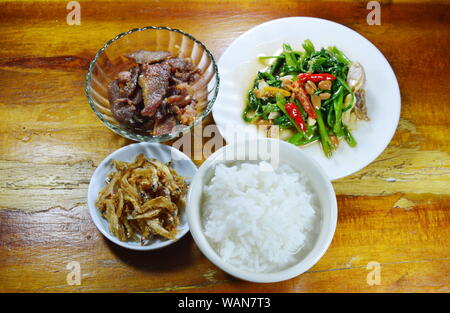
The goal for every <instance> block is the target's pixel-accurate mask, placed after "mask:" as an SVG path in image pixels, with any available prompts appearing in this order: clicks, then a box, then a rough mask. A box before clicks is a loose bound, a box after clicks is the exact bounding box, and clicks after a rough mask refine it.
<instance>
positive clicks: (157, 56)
mask: <svg viewBox="0 0 450 313" xmlns="http://www.w3.org/2000/svg"><path fill="white" fill-rule="evenodd" d="M170 56H171V53H170V52H169V51H145V50H138V51H135V52H132V53H129V54H127V55H126V57H127V58H130V59H133V60H134V61H135V62H136V63H138V64H152V63H157V62H161V61H162V60H165V59H167V58H168V57H170Z"/></svg>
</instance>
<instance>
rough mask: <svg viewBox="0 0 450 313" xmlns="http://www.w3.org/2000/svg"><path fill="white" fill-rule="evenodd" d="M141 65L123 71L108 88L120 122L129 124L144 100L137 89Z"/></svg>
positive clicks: (111, 104) (110, 101) (113, 111)
mask: <svg viewBox="0 0 450 313" xmlns="http://www.w3.org/2000/svg"><path fill="white" fill-rule="evenodd" d="M138 75H139V67H134V68H132V69H131V70H130V71H129V72H121V73H119V74H118V79H116V80H114V81H113V82H112V83H111V84H110V85H109V89H108V100H109V103H110V106H111V112H112V114H113V116H114V117H115V118H116V119H117V121H118V122H119V123H122V124H129V123H130V122H131V118H132V117H133V115H134V114H135V113H136V106H137V105H139V103H140V102H142V95H141V93H140V91H139V90H137V77H138Z"/></svg>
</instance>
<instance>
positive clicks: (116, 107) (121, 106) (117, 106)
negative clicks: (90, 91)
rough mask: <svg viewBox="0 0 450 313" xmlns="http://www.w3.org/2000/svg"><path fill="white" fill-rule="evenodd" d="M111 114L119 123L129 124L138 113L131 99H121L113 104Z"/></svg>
mask: <svg viewBox="0 0 450 313" xmlns="http://www.w3.org/2000/svg"><path fill="white" fill-rule="evenodd" d="M111 112H112V114H113V115H114V117H115V118H116V120H117V121H118V122H119V123H122V124H129V123H130V121H131V118H132V117H133V116H134V114H135V113H136V107H135V106H134V105H133V102H132V101H131V100H130V99H127V98H121V99H117V100H115V101H114V102H113V103H112V104H111Z"/></svg>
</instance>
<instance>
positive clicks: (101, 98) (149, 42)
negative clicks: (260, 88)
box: [86, 26, 219, 142]
mask: <svg viewBox="0 0 450 313" xmlns="http://www.w3.org/2000/svg"><path fill="white" fill-rule="evenodd" d="M137 50H148V51H157V50H165V51H170V52H171V53H172V54H173V55H175V56H179V57H189V58H191V60H192V62H193V63H194V65H195V66H196V67H197V68H199V69H200V70H201V71H202V73H203V74H202V75H201V76H200V78H199V79H197V80H196V81H195V82H194V83H193V84H192V85H191V86H192V90H193V92H194V94H193V96H194V98H195V99H197V101H198V103H197V105H200V106H201V107H202V108H203V111H202V113H201V114H199V115H198V116H197V118H196V119H195V121H194V122H193V123H192V124H190V125H189V126H186V125H177V127H175V129H174V130H173V131H172V132H171V133H169V134H164V135H160V136H152V135H150V134H144V133H137V132H135V131H133V130H131V129H129V128H127V127H126V126H124V125H121V124H120V123H119V122H118V121H117V120H116V119H115V118H114V116H113V115H112V112H111V109H110V105H109V101H108V87H109V84H110V83H111V82H112V81H113V80H115V79H116V78H117V74H118V73H119V72H121V71H127V70H129V69H130V67H131V66H132V65H133V64H134V62H133V61H131V60H128V59H127V58H125V57H124V55H125V54H127V53H131V52H134V51H137ZM218 91H219V74H218V70H217V65H216V62H215V60H214V57H213V56H212V54H211V52H210V51H209V50H208V49H207V48H206V47H205V45H204V44H203V43H201V42H200V41H198V40H197V39H195V38H194V37H192V36H191V35H189V34H187V33H185V32H183V31H181V30H179V29H172V28H169V27H163V26H158V27H156V26H148V27H143V28H135V29H132V30H129V31H127V32H125V33H122V34H119V35H117V36H116V37H114V38H113V39H111V40H109V41H108V42H107V43H106V44H105V45H104V46H103V47H102V48H101V49H100V50H99V51H98V52H97V53H96V54H95V57H94V59H93V60H92V61H91V63H90V65H89V70H88V73H87V75H86V95H87V98H88V101H89V105H90V106H91V108H92V110H94V112H95V114H96V115H97V116H98V118H99V119H100V120H101V121H102V122H103V124H105V125H106V126H107V127H108V128H110V129H111V130H112V131H114V132H116V133H117V134H119V135H121V136H123V137H125V138H128V139H131V140H134V141H149V142H164V141H168V140H171V139H173V138H176V137H178V136H180V135H181V134H182V133H185V132H187V131H189V130H190V129H191V128H192V127H194V126H195V125H197V124H198V123H200V122H201V121H202V120H203V118H204V117H205V116H207V115H208V114H209V112H211V109H212V106H213V104H214V101H215V100H216V97H217V93H218Z"/></svg>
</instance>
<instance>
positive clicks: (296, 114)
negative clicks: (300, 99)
mask: <svg viewBox="0 0 450 313" xmlns="http://www.w3.org/2000/svg"><path fill="white" fill-rule="evenodd" d="M284 108H285V109H286V112H287V114H288V115H289V116H290V117H291V118H292V119H293V120H294V122H295V124H297V126H298V127H300V129H301V130H302V131H303V132H305V131H306V125H305V121H304V120H303V117H302V113H301V112H300V110H299V109H298V108H297V105H296V104H295V103H293V102H288V103H286V104H285V105H284Z"/></svg>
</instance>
